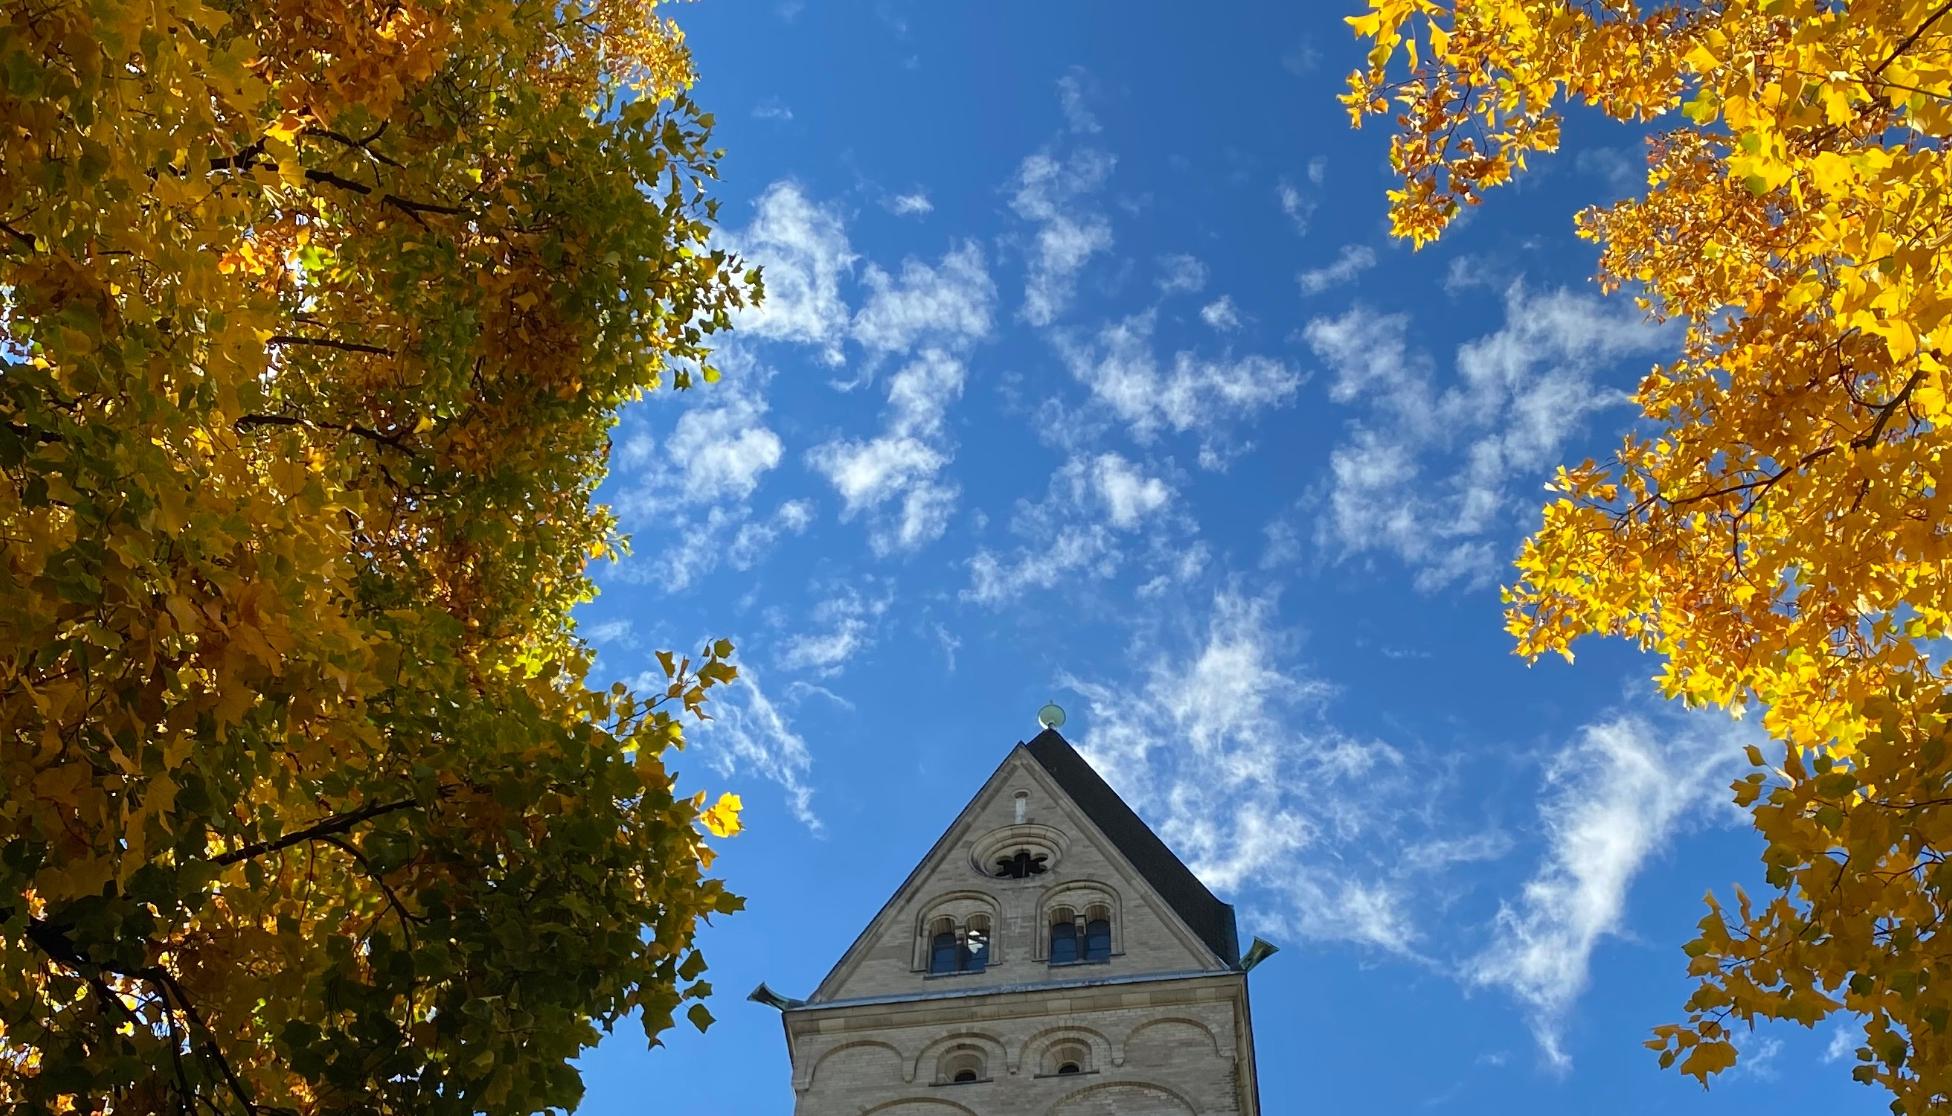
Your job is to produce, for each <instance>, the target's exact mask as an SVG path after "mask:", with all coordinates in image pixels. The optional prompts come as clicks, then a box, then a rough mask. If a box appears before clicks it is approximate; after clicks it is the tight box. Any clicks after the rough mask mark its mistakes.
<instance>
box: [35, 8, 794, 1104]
mask: <svg viewBox="0 0 1952 1116" xmlns="http://www.w3.org/2000/svg"><path fill="white" fill-rule="evenodd" d="M653 7H654V0H576V2H573V3H568V4H560V3H533V2H526V0H522V2H515V0H454V2H451V3H449V2H441V0H329V2H326V0H267V2H245V0H208V2H200V0H152V2H145V3H133V2H129V0H0V470H3V471H4V483H0V1108H4V1109H5V1110H6V1111H9V1112H13V1111H21V1112H62V1111H83V1112H105V1111H109V1110H113V1111H115V1112H118V1113H125V1112H154V1113H161V1112H171V1113H180V1114H184V1116H188V1114H190V1113H202V1112H208V1113H211V1114H213V1116H214V1114H218V1113H224V1114H257V1113H274V1112H300V1113H352V1112H358V1113H416V1114H422V1113H470V1112H510V1113H513V1112H533V1111H539V1110H542V1109H545V1108H558V1109H560V1108H567V1107H569V1106H572V1105H574V1103H575V1102H576V1100H577V1097H578V1095H579V1094H580V1092H581V1086H580V1083H579V1079H578V1075H577V1073H576V1071H575V1070H574V1068H573V1067H572V1065H571V1059H572V1058H573V1057H575V1056H576V1054H577V1053H578V1052H579V1051H581V1050H583V1049H584V1048H586V1047H587V1046H589V1045H590V1044H592V1043H593V1042H595V1041H596V1039H597V1037H598V1029H599V1028H603V1029H608V1028H609V1027H610V1026H611V1025H612V1024H613V1023H615V1022H617V1021H619V1020H620V1019H622V1018H624V1017H625V1016H627V1015H630V1014H632V1013H637V1014H639V1015H641V1018H642V1024H643V1028H644V1031H645V1033H646V1035H648V1036H651V1037H652V1038H653V1039H655V1036H657V1034H658V1033H659V1032H660V1031H661V1030H662V1029H664V1028H665V1027H666V1026H668V1025H669V1024H671V1023H672V1021H673V1017H674V1014H675V1013H677V1012H679V1011H681V1010H685V1005H686V1003H687V1002H691V1006H690V1008H689V1013H690V1015H691V1018H692V1020H693V1022H695V1023H697V1024H699V1025H700V1026H703V1025H704V1024H705V1023H706V1022H708V1021H709V1018H710V1017H709V1014H708V1013H706V1012H705V1010H704V1008H703V1006H702V1004H699V1003H696V1002H695V1001H697V1000H699V999H700V998H701V997H703V996H704V995H705V994H706V993H707V992H708V990H709V988H708V985H707V984H706V983H705V982H703V981H702V980H700V979H699V976H700V973H701V971H702V970H703V968H704V962H703V961H702V959H701V958H700V957H699V955H698V953H697V952H696V950H695V949H694V948H693V932H694V928H695V926H696V924H697V922H698V920H699V919H700V918H703V917H706V916H708V915H710V914H711V913H714V912H729V911H732V910H734V909H735V908H736V907H737V906H738V901H737V900H736V899H735V898H733V897H732V896H731V895H730V894H729V893H727V892H726V890H725V889H724V888H723V887H722V885H721V884H720V883H719V882H718V881H716V880H712V879H709V878H707V877H706V875H705V874H704V873H705V872H706V871H707V870H708V868H709V865H710V863H711V855H712V853H711V849H710V848H708V847H707V845H706V843H705V839H706V836H707V834H706V832H704V831H709V832H710V833H711V834H716V835H719V836H724V835H727V834H729V833H730V832H732V831H733V830H735V829H736V828H737V826H738V820H737V802H736V800H735V799H733V798H731V797H730V796H726V797H724V798H722V799H721V800H720V801H719V802H718V803H717V804H716V805H714V806H712V807H710V808H709V809H708V808H706V806H705V800H704V798H703V797H702V795H701V796H699V797H695V798H694V797H683V798H680V797H676V796H675V794H674V790H673V780H674V778H675V775H674V772H672V771H671V770H668V769H667V767H666V763H667V759H668V758H669V756H670V755H671V752H670V748H672V747H673V746H676V745H679V744H681V742H682V738H681V721H682V718H683V717H684V716H685V715H686V714H688V713H689V714H697V713H701V712H702V707H703V704H704V702H705V700H706V698H707V693H706V691H707V690H708V689H710V688H711V687H714V686H716V685H719V684H721V683H725V682H728V681H730V680H731V679H732V677H733V675H734V668H733V667H732V666H731V665H730V664H729V663H728V662H727V660H726V656H727V655H728V654H729V652H730V647H729V645H726V644H724V643H718V644H714V645H712V646H710V647H707V648H706V649H704V651H703V652H702V653H701V654H699V655H697V656H694V657H692V658H689V659H685V660H682V661H679V660H673V659H670V658H666V659H665V660H664V662H665V667H666V669H665V674H666V675H667V677H666V678H665V679H662V680H660V682H659V684H658V687H657V689H656V691H655V692H654V693H653V694H650V695H648V696H646V697H640V696H639V695H636V694H632V693H628V692H624V691H623V689H622V688H621V687H618V688H616V689H614V690H610V691H593V690H590V689H588V688H587V687H586V685H585V676H586V674H587V672H588V671H589V669H590V666H591V657H592V656H591V652H590V650H589V649H588V647H587V646H586V645H585V644H584V643H583V642H582V641H581V640H579V639H578V638H577V636H576V634H575V629H574V626H573V624H572V622H571V619H570V610H571V608H572V606H574V605H575V604H576V603H578V602H579V601H582V600H584V599H586V598H588V597H589V596H590V594H591V591H592V589H591V584H590V582H589V580H588V578H587V577H586V574H585V567H586V565H587V564H588V563H589V562H590V561H592V560H594V559H599V558H602V557H604V556H606V555H610V554H612V553H614V552H615V551H616V550H617V548H618V546H619V545H620V540H619V538H618V536H617V535H616V533H615V525H614V523H613V520H612V518H611V516H610V515H609V513H608V512H607V511H605V510H604V509H603V508H601V507H599V506H596V505H594V504H593V503H592V500H591V495H592V491H593V489H594V487H595V485H596V483H597V481H598V480H599V479H600V477H601V476H602V473H603V470H604V465H605V460H606V454H607V452H608V431H609V429H610V426H611V424H612V422H613V419H614V415H615V412H616V409H617V408H618V406H619V405H621V404H622V403H624V402H626V401H628V400H630V399H633V398H635V397H637V396H638V395H639V394H641V393H643V392H645V391H647V390H650V389H653V388H658V387H660V386H670V387H677V388H684V387H687V386H690V384H691V382H692V379H693V377H694V376H699V377H702V378H704V379H711V378H713V377H714V376H715V373H713V372H711V371H710V370H709V363H708V362H709V359H710V355H709V348H708V341H709V339H710V336H711V334H713V333H714V332H715V331H717V330H720V329H723V328H725V327H726V326H727V324H728V322H729V317H728V315H729V313H730V311H732V310H733V309H735V308H737V307H739V306H741V305H743V304H745V303H746V302H747V301H748V300H750V299H751V298H753V297H755V296H756V295H757V293H758V285H757V281H756V276H755V275H750V274H748V273H747V272H746V271H745V269H744V268H743V267H742V266H741V265H740V264H739V263H738V261H737V260H736V259H734V258H731V257H729V256H728V255H727V254H726V253H725V252H723V251H721V250H715V249H713V248H712V247H711V246H710V244H709V240H708V238H709V235H710V231H711V226H712V221H713V218H714V216H715V205H714V203H713V202H712V201H711V200H710V198H709V197H708V184H709V183H710V182H711V180H712V179H713V171H714V166H715V163H716V160H717V158H718V153H717V152H716V151H715V150H714V149H712V147H711V146H710V140H709V132H710V129H711V126H712V120H711V118H710V116H708V115H705V114H702V113H700V112H699V111H698V110H697V108H696V107H695V106H694V104H693V103H692V101H691V100H690V99H689V97H688V96H687V93H686V90H687V88H688V87H689V85H690V83H691V80H692V70H691V63H690V60H689V56H688V54H687V52H686V48H685V45H684V40H683V38H682V36H681V35H680V33H679V31H678V29H677V28H676V27H675V26H674V25H673V24H671V23H669V22H668V21H666V20H664V19H662V18H661V17H660V16H659V15H658V14H657V13H656V12H655V11H654V10H653ZM639 545H640V546H641V547H643V548H645V549H647V550H648V551H649V552H650V557H651V558H652V559H653V560H660V554H659V552H660V551H662V550H663V549H664V546H663V540H660V539H659V538H657V537H655V536H652V537H649V538H645V539H641V540H639ZM700 827H703V830H701V828H700Z"/></svg>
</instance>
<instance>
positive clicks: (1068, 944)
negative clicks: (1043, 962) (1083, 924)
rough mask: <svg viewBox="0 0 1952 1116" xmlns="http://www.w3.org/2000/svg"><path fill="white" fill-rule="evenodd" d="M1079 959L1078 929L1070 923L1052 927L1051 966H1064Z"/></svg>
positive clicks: (1060, 923) (1056, 924)
mask: <svg viewBox="0 0 1952 1116" xmlns="http://www.w3.org/2000/svg"><path fill="white" fill-rule="evenodd" d="M1077 959H1078V928H1077V927H1076V926H1074V925H1072V924H1071V923H1069V922H1059V923H1055V924H1053V925H1052V926H1051V964H1053V965H1063V964H1068V963H1069V962H1072V961H1076V960H1077Z"/></svg>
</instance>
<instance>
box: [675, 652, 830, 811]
mask: <svg viewBox="0 0 1952 1116" xmlns="http://www.w3.org/2000/svg"><path fill="white" fill-rule="evenodd" d="M663 680H664V675H663V674H662V673H661V672H654V673H652V674H649V675H646V676H645V677H643V678H640V679H639V680H638V683H637V688H638V689H646V688H650V687H654V686H657V685H658V684H660V683H661V682H662V681H663ZM711 714H712V719H711V720H709V721H706V722H704V723H703V724H695V723H687V725H686V726H685V732H686V735H687V737H688V738H689V739H692V740H695V741H697V742H698V743H699V748H698V750H699V751H700V752H701V753H702V754H703V755H704V756H705V757H706V759H707V761H708V762H709V763H711V765H712V766H713V767H714V768H715V769H716V770H717V771H718V772H719V773H720V774H721V775H725V776H728V777H737V776H742V775H745V776H756V777H758V778H762V779H766V780H768V781H770V782H773V783H775V784H778V786H779V788H780V789H781V790H782V791H783V792H785V795H786V806H787V809H788V810H789V811H791V812H792V814H793V816H794V817H795V818H796V819H798V820H799V821H800V823H801V824H803V825H805V826H806V827H807V828H808V829H811V830H813V831H814V832H816V833H817V832H819V831H820V828H821V826H820V818H819V816H818V815H816V814H815V813H814V811H813V787H812V786H811V784H810V783H809V782H808V778H809V776H810V775H811V773H812V770H813V754H812V753H811V752H810V751H808V749H807V742H806V740H805V739H803V738H802V737H801V736H800V734H799V733H798V732H796V731H795V730H794V728H793V726H792V724H791V723H790V722H789V721H788V720H787V718H786V715H785V714H784V713H782V712H781V711H780V709H779V707H778V706H777V705H775V704H774V703H773V701H772V700H771V699H770V698H768V697H767V696H766V691H765V689H764V687H762V686H761V685H760V682H759V675H758V672H756V671H755V670H754V669H753V668H752V665H751V664H750V663H747V662H741V663H740V664H739V678H738V681H736V682H734V683H733V684H732V685H730V686H727V687H726V688H724V689H723V690H715V691H713V697H712V704H711Z"/></svg>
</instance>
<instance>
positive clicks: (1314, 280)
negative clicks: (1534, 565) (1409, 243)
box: [1295, 244, 1376, 295]
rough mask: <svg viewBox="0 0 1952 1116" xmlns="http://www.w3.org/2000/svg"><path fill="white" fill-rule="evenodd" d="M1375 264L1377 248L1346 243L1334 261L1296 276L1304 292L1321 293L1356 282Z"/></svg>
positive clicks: (1296, 280) (1310, 293) (1307, 293)
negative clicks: (1357, 277) (1359, 276)
mask: <svg viewBox="0 0 1952 1116" xmlns="http://www.w3.org/2000/svg"><path fill="white" fill-rule="evenodd" d="M1375 266H1376V251H1375V249H1373V248H1370V247H1369V246H1368V245H1366V244H1345V245H1343V246H1342V250H1341V251H1340V252H1338V253H1336V255H1335V259H1334V260H1333V261H1331V262H1329V263H1327V264H1325V265H1323V266H1321V267H1316V268H1310V269H1308V270H1307V271H1303V272H1301V273H1300V274H1298V275H1296V276H1295V282H1296V283H1299V284H1300V285H1301V293H1302V294H1305V295H1315V294H1321V293H1322V292H1323V291H1326V290H1328V289H1329V288H1331V287H1339V286H1342V285H1343V284H1345V283H1353V282H1355V280H1356V276H1358V275H1361V274H1362V273H1363V272H1365V271H1367V270H1369V269H1370V268H1372V267H1375Z"/></svg>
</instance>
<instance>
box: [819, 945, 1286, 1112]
mask: <svg viewBox="0 0 1952 1116" xmlns="http://www.w3.org/2000/svg"><path fill="white" fill-rule="evenodd" d="M1244 1005H1245V1001H1244V984H1243V983H1242V981H1241V980H1240V978H1239V977H1238V976H1234V977H1231V978H1230V977H1205V978H1191V979H1188V980H1178V981H1160V982H1154V983H1150V984H1144V985H1126V986H1111V987H1097V988H1089V989H1068V990H1067V989H1052V990H1039V991H1026V992H1016V993H1007V994H998V995H989V996H981V997H972V998H969V999H967V1000H946V1001H942V1000H938V1001H909V1002H900V1003H894V1004H880V1005H866V1006H862V1007H859V1008H845V1007H836V1008H831V1009H824V1010H820V1011H816V1012H805V1013H789V1017H788V1033H789V1036H790V1039H791V1042H792V1046H793V1063H794V1081H793V1086H794V1090H795V1093H796V1097H797V1102H796V1107H795V1109H794V1111H795V1113H796V1116H866V1114H874V1116H955V1114H959V1113H967V1114H972V1116H1018V1114H1022V1116H1101V1114H1102V1116H1111V1114H1113V1113H1117V1114H1119V1116H1209V1114H1212V1116H1255V1114H1254V1113H1253V1112H1252V1111H1251V1108H1243V1104H1244V1103H1247V1104H1251V1099H1249V1100H1246V1101H1244V1100H1243V1098H1251V1074H1252V1071H1251V1068H1250V1069H1248V1070H1246V1071H1245V1072H1246V1073H1247V1075H1248V1081H1246V1082H1243V1080H1242V1073H1243V1070H1242V1067H1241V1066H1240V1064H1239V1063H1240V1059H1241V1056H1242V1052H1243V1050H1244V1049H1245V1045H1244V1043H1245V1038H1246V1036H1245V1035H1244V1033H1243V1028H1244V1027H1245V1022H1244V1020H1243V1019H1242V1018H1241V1016H1242V1014H1243V1012H1244ZM1073 1067H1075V1072H1060V1070H1069V1069H1071V1068H1073ZM958 1074H961V1075H962V1076H965V1077H973V1078H974V1080H968V1081H961V1082H958V1081H956V1080H955V1078H956V1076H957V1075H958Z"/></svg>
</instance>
